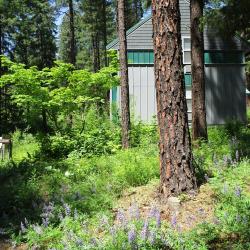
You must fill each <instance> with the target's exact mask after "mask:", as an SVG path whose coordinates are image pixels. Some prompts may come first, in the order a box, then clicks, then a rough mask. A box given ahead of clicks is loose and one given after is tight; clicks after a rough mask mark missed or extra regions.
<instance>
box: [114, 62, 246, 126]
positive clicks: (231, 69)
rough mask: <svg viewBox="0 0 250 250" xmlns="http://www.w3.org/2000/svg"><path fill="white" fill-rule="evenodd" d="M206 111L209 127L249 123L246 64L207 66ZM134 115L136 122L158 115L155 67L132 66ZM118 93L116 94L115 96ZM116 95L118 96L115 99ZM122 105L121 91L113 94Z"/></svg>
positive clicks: (131, 98)
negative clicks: (234, 122) (232, 123)
mask: <svg viewBox="0 0 250 250" xmlns="http://www.w3.org/2000/svg"><path fill="white" fill-rule="evenodd" d="M205 75H206V112H207V123H208V124H209V125H214V124H225V123H226V122H227V121H229V120H232V119H236V120H239V121H242V122H245V121H246V102H245V100H246V99H245V98H244V96H245V77H244V75H245V74H244V66H243V65H214V64H211V65H206V66H205ZM129 92H130V108H131V114H132V116H133V117H134V119H135V120H142V121H144V122H150V121H152V119H153V117H155V116H156V114H157V112H156V93H155V86H154V68H153V66H152V65H149V66H146V65H136V66H132V65H131V66H129ZM114 93H116V94H114ZM114 96H115V97H114ZM111 98H112V100H113V101H116V102H117V104H118V106H120V88H119V87H118V88H117V90H113V91H112V92H111ZM186 99H187V105H188V118H189V121H191V119H192V107H191V105H192V104H191V102H192V94H191V89H190V88H187V90H186Z"/></svg>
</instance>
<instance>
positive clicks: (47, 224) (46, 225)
mask: <svg viewBox="0 0 250 250" xmlns="http://www.w3.org/2000/svg"><path fill="white" fill-rule="evenodd" d="M42 224H43V226H44V227H48V226H49V218H48V217H46V218H42Z"/></svg>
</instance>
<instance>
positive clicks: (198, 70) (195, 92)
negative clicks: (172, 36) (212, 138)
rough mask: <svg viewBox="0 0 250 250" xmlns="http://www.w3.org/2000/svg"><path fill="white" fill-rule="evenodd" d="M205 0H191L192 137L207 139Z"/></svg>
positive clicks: (194, 138)
mask: <svg viewBox="0 0 250 250" xmlns="http://www.w3.org/2000/svg"><path fill="white" fill-rule="evenodd" d="M203 6H204V0H191V1H190V14H191V15H190V16H191V20H190V21H191V51H192V52H191V58H192V60H191V61H192V66H191V71H192V139H193V141H195V140H197V139H205V140H207V120H206V104H205V72H204V38H203V31H202V29H201V27H200V20H201V18H202V16H203Z"/></svg>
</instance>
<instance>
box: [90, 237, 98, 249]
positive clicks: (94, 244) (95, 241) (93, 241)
mask: <svg viewBox="0 0 250 250" xmlns="http://www.w3.org/2000/svg"><path fill="white" fill-rule="evenodd" d="M90 243H91V244H92V245H93V246H95V247H96V246H98V242H97V240H96V238H91V239H90Z"/></svg>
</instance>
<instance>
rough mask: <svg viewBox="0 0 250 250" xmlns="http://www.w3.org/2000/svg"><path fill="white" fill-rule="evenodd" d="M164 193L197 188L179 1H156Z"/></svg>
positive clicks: (155, 40) (155, 27) (161, 170)
mask: <svg viewBox="0 0 250 250" xmlns="http://www.w3.org/2000/svg"><path fill="white" fill-rule="evenodd" d="M152 14H153V18H152V22H153V40H154V56H155V64H154V67H155V69H154V70H155V86H156V100H157V118H158V126H159V133H160V142H159V150H160V179H161V192H162V193H163V194H164V195H165V196H170V195H178V194H180V193H181V192H184V191H190V190H192V189H195V188H196V186H197V185H196V178H195V174H194V169H193V165H192V152H191V141H190V134H189V128H188V117H187V103H186V97H185V85H184V74H183V64H182V48H181V31H180V11H179V0H152Z"/></svg>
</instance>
